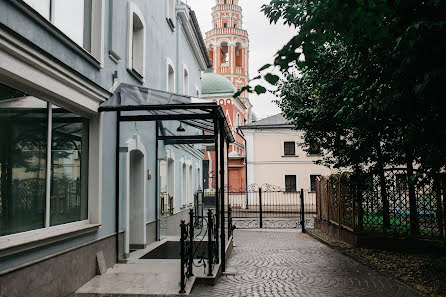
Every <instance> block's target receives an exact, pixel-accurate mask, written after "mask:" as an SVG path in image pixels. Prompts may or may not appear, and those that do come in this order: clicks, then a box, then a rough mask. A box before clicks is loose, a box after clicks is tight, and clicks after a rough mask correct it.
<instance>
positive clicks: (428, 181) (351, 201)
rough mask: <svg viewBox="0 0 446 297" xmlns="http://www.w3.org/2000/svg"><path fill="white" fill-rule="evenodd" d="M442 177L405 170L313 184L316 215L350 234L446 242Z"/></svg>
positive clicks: (340, 177) (333, 178) (337, 177)
mask: <svg viewBox="0 0 446 297" xmlns="http://www.w3.org/2000/svg"><path fill="white" fill-rule="evenodd" d="M444 194H445V183H444V178H440V176H438V178H432V177H428V176H426V175H425V174H421V173H417V172H415V173H414V174H411V175H408V172H407V170H406V169H404V168H398V169H386V170H384V171H383V172H382V173H381V174H378V173H368V174H364V175H361V176H358V175H353V174H351V173H343V174H341V175H331V176H329V177H321V178H320V179H319V180H318V181H317V182H316V197H317V198H316V201H317V217H318V218H319V219H321V220H324V221H327V222H330V223H333V224H335V225H339V226H341V227H343V228H346V229H348V230H351V231H354V232H367V233H378V234H379V233H381V234H392V235H397V236H408V235H410V236H417V237H425V238H435V239H444V238H445V229H444V227H445V216H444V210H445V209H446V204H445V203H446V201H445V198H444Z"/></svg>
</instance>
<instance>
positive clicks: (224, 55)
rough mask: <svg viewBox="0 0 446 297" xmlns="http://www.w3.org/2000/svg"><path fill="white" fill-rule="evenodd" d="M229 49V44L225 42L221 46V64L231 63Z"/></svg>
mask: <svg viewBox="0 0 446 297" xmlns="http://www.w3.org/2000/svg"><path fill="white" fill-rule="evenodd" d="M228 51H229V47H228V43H227V42H223V43H222V44H221V63H222V64H228V63H229V53H228Z"/></svg>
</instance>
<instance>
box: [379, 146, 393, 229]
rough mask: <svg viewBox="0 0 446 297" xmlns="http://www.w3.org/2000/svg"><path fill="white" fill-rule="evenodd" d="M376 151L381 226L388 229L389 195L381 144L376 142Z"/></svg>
mask: <svg viewBox="0 0 446 297" xmlns="http://www.w3.org/2000/svg"><path fill="white" fill-rule="evenodd" d="M376 152H377V155H378V162H377V167H378V174H379V184H380V189H381V191H380V192H381V202H382V204H383V228H384V231H387V230H389V229H390V214H389V212H390V211H389V208H390V207H389V197H388V195H387V184H386V176H385V172H384V160H383V155H382V150H381V145H380V144H379V143H378V144H377V146H376Z"/></svg>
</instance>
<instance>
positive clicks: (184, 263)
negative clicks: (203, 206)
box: [180, 212, 194, 294]
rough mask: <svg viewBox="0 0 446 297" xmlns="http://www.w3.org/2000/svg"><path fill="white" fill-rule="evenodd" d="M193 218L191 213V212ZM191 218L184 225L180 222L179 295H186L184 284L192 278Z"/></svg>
mask: <svg viewBox="0 0 446 297" xmlns="http://www.w3.org/2000/svg"><path fill="white" fill-rule="evenodd" d="M192 216H193V212H192ZM192 222H193V218H192V220H190V221H189V223H187V224H186V222H185V221H181V224H180V229H181V237H180V257H181V272H180V275H181V278H180V293H181V294H183V293H186V283H187V280H188V279H189V277H191V276H193V275H194V274H193V271H192V269H193V268H192V267H193V261H194V257H193V250H194V241H193V238H194V227H193V224H192Z"/></svg>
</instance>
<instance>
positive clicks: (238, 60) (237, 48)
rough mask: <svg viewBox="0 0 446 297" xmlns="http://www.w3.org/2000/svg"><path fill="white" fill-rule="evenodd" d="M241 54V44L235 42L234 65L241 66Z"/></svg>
mask: <svg viewBox="0 0 446 297" xmlns="http://www.w3.org/2000/svg"><path fill="white" fill-rule="evenodd" d="M242 61H243V56H242V46H241V44H240V43H237V45H236V46H235V66H236V67H243V62H242Z"/></svg>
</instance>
